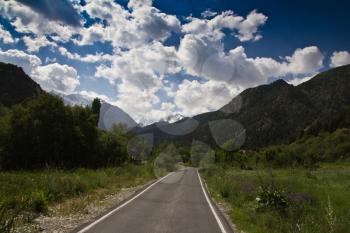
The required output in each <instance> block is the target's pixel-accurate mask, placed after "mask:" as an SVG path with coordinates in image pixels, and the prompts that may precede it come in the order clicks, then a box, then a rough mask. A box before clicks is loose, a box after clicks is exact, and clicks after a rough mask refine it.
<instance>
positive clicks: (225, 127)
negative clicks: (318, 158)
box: [136, 65, 350, 148]
mask: <svg viewBox="0 0 350 233" xmlns="http://www.w3.org/2000/svg"><path fill="white" fill-rule="evenodd" d="M349 90H350V65H346V66H342V67H338V68H334V69H331V70H328V71H326V72H322V73H320V74H318V75H316V76H315V77H313V78H312V79H311V80H309V81H307V82H304V83H302V84H300V85H298V86H293V85H290V84H288V83H287V82H285V81H284V80H277V81H275V82H273V83H271V84H267V85H261V86H258V87H254V88H249V89H246V90H244V91H243V92H242V93H240V94H239V95H238V96H237V97H235V98H234V99H233V100H232V101H230V102H229V103H228V104H227V105H225V106H224V107H223V108H221V109H219V110H217V111H213V112H208V113H203V114H199V115H196V116H194V117H192V118H184V119H182V120H180V121H178V122H175V123H172V124H167V125H164V124H163V125H161V127H160V126H159V124H157V123H155V124H152V125H149V126H146V127H143V128H137V129H136V132H137V133H153V134H154V137H155V142H163V141H166V140H172V141H174V142H178V143H181V144H189V143H192V141H193V140H199V141H202V142H205V143H208V144H214V145H217V144H218V143H219V142H218V141H220V143H219V144H222V143H224V140H227V141H228V140H229V139H230V137H231V138H233V139H235V140H238V141H239V140H242V137H244V138H243V140H244V143H243V148H260V147H264V146H268V145H275V144H282V143H289V142H292V141H294V140H295V139H296V138H299V137H301V136H302V135H304V134H316V133H318V132H319V131H332V130H334V129H336V128H339V127H346V126H350V122H347V120H346V119H349V117H347V116H349V115H350V91H349ZM220 121H221V122H220ZM220 124H222V125H221V126H220ZM174 131H175V132H176V133H174ZM234 131H236V132H234ZM235 133H238V134H239V135H241V136H240V137H237V136H236V138H235V137H234V136H232V135H234V134H235ZM225 137H226V138H225ZM231 143H232V142H231ZM233 143H235V142H233ZM236 143H239V142H236Z"/></svg>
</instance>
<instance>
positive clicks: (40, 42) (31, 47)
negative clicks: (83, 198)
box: [22, 36, 57, 52]
mask: <svg viewBox="0 0 350 233" xmlns="http://www.w3.org/2000/svg"><path fill="white" fill-rule="evenodd" d="M22 39H23V42H24V44H25V45H26V47H27V51H28V52H38V51H39V49H40V48H44V47H47V46H51V47H57V44H56V43H55V42H52V41H49V40H48V39H47V38H46V36H39V37H30V36H24V37H23V38H22Z"/></svg>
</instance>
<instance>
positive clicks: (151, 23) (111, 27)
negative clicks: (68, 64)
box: [74, 0, 181, 48]
mask: <svg viewBox="0 0 350 233" xmlns="http://www.w3.org/2000/svg"><path fill="white" fill-rule="evenodd" d="M128 7H129V9H124V8H123V7H121V6H120V5H119V4H117V3H114V2H111V1H106V0H98V1H91V0H90V1H88V2H87V4H86V5H85V6H84V7H82V9H81V10H86V11H87V13H88V14H89V15H90V16H91V17H93V18H94V17H99V18H101V19H104V20H106V22H107V26H106V27H105V26H103V25H101V24H94V25H92V26H91V27H89V28H87V29H85V28H82V29H81V31H80V34H81V38H80V39H77V40H74V41H75V43H77V44H79V45H86V44H92V43H94V42H95V41H110V42H112V45H113V46H114V47H123V48H135V47H138V46H142V45H143V44H145V43H149V42H154V41H164V40H165V39H166V38H168V37H169V36H170V35H171V33H172V32H173V31H179V30H180V27H181V26H180V21H179V20H178V19H177V17H176V16H174V15H168V14H165V13H162V12H160V11H159V10H158V9H157V8H155V7H153V6H152V1H144V0H143V1H129V3H128Z"/></svg>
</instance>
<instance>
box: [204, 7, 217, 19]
mask: <svg viewBox="0 0 350 233" xmlns="http://www.w3.org/2000/svg"><path fill="white" fill-rule="evenodd" d="M217 14H218V13H217V12H215V11H212V10H210V9H206V10H205V11H203V12H202V13H201V16H202V17H203V18H210V17H213V16H215V15H217Z"/></svg>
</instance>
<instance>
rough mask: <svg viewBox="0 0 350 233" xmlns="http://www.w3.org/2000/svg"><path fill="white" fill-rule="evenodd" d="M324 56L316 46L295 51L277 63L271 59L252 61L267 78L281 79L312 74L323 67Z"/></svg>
mask: <svg viewBox="0 0 350 233" xmlns="http://www.w3.org/2000/svg"><path fill="white" fill-rule="evenodd" d="M323 60H324V56H323V54H322V53H321V51H320V50H319V48H317V47H316V46H309V47H305V48H303V49H300V48H299V49H296V50H295V52H294V53H293V54H292V56H286V57H285V58H284V61H282V62H278V61H276V60H274V59H272V58H265V57H262V58H260V57H257V58H255V59H253V61H254V63H255V65H256V67H257V68H258V69H259V70H260V72H261V73H262V74H263V75H264V76H267V77H282V76H285V75H287V74H292V75H300V74H309V75H310V74H314V73H316V72H317V71H319V70H320V69H321V68H322V67H323Z"/></svg>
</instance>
